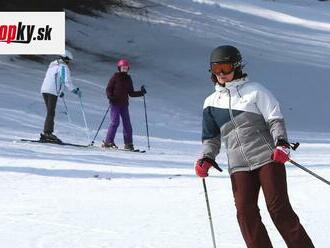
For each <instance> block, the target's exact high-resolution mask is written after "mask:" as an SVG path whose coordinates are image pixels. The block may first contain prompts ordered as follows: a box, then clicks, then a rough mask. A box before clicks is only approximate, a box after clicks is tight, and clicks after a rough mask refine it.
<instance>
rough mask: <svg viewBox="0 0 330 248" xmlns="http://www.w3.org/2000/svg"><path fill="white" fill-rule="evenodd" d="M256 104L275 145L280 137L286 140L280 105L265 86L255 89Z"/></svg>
mask: <svg viewBox="0 0 330 248" xmlns="http://www.w3.org/2000/svg"><path fill="white" fill-rule="evenodd" d="M260 87H261V86H260ZM256 104H257V107H258V109H259V110H260V112H261V113H262V115H263V117H264V119H265V121H266V123H267V124H268V126H269V130H270V133H271V135H272V137H273V139H274V142H275V145H276V143H277V141H278V140H280V139H282V140H285V141H288V137H287V132H286V128H285V122H284V118H283V115H282V113H281V110H280V105H279V103H278V101H277V99H276V98H275V97H274V96H273V94H272V93H271V92H270V91H269V90H267V89H266V88H264V87H261V88H260V90H258V91H257V98H256Z"/></svg>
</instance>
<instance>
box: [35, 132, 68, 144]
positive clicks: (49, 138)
mask: <svg viewBox="0 0 330 248" xmlns="http://www.w3.org/2000/svg"><path fill="white" fill-rule="evenodd" d="M40 141H41V142H45V143H56V144H61V143H63V142H62V140H60V139H59V138H57V137H56V135H54V134H52V133H41V134H40Z"/></svg>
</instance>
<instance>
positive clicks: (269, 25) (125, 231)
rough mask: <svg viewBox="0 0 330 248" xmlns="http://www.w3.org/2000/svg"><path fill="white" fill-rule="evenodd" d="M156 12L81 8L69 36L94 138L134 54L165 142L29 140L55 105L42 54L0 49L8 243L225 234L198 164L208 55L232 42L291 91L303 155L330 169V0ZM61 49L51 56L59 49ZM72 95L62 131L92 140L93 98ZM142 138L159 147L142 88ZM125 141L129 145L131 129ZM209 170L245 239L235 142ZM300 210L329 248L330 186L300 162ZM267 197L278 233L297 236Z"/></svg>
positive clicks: (134, 115) (290, 117)
mask: <svg viewBox="0 0 330 248" xmlns="http://www.w3.org/2000/svg"><path fill="white" fill-rule="evenodd" d="M148 3H150V6H153V7H151V8H150V9H149V11H148V13H147V14H145V15H142V16H141V15H136V14H134V13H132V12H123V11H120V10H116V11H115V13H113V14H112V15H110V14H101V16H100V17H98V18H96V17H88V16H82V15H77V14H75V13H71V12H68V13H67V16H69V18H68V20H67V42H68V44H69V46H70V48H71V50H72V51H73V53H74V56H75V62H74V65H73V69H72V74H73V77H74V83H75V84H76V85H77V86H79V87H80V89H81V90H82V92H83V98H82V99H83V103H84V107H85V110H86V116H87V120H88V126H89V128H90V135H91V137H93V136H94V134H95V132H96V130H97V128H98V125H99V123H100V121H101V119H102V117H103V115H104V113H105V111H106V109H107V104H108V103H107V100H106V97H105V92H104V90H105V86H106V84H107V81H108V80H109V78H110V76H111V75H112V73H113V72H114V71H115V63H116V61H117V59H118V58H120V57H127V58H128V59H129V60H130V61H131V62H132V71H131V73H132V77H133V81H134V85H135V88H139V87H140V86H141V85H142V84H144V85H146V88H147V91H148V94H147V95H146V100H147V110H148V120H149V130H150V134H151V137H150V143H151V150H150V151H148V150H147V152H146V153H145V154H139V153H127V152H120V151H108V150H105V149H102V148H100V144H101V142H102V140H103V139H104V138H105V135H106V132H107V125H108V124H109V118H106V121H105V124H104V125H103V127H102V129H101V131H100V133H99V135H98V136H97V138H96V141H95V143H96V147H93V148H76V147H63V146H58V145H52V144H30V143H22V142H19V139H21V138H37V137H38V136H39V133H40V132H41V130H42V127H43V121H44V113H45V109H44V106H43V100H42V98H41V96H40V93H39V90H40V86H41V82H42V80H43V77H44V73H45V71H46V69H47V67H48V62H49V60H48V58H45V60H44V61H42V62H41V63H39V62H31V61H28V60H25V59H22V58H18V57H10V56H0V99H1V101H0V190H1V192H2V194H1V197H0V219H1V222H0V242H1V247H6V248H46V247H47V248H62V247H72V248H81V247H84V248H100V247H106V248H108V247H110V248H121V247H126V248H177V247H190V248H205V247H212V240H211V234H210V229H209V223H208V216H207V211H206V203H205V198H204V192H203V187H202V182H201V180H200V179H199V178H196V176H195V175H194V170H193V163H194V161H195V159H196V158H198V157H199V153H200V150H201V145H200V132H201V108H202V103H203V99H204V98H205V97H206V96H207V95H208V94H210V93H211V92H212V91H213V87H212V84H211V83H210V80H209V74H208V56H209V52H210V50H211V49H212V48H214V47H215V46H217V45H220V44H233V45H236V46H238V47H239V48H240V49H241V50H242V53H243V55H244V58H245V60H246V62H247V65H246V70H247V71H248V73H249V77H250V79H252V80H256V81H259V82H261V83H263V84H264V85H265V86H266V87H267V88H269V89H271V90H272V91H273V92H274V94H275V95H276V97H277V98H278V99H279V100H280V102H281V103H282V111H283V113H284V115H285V118H286V120H287V124H288V127H289V136H290V138H291V140H292V141H298V142H300V143H301V145H300V148H298V150H297V151H296V152H293V154H292V156H293V159H294V160H295V161H297V162H299V163H301V164H302V165H304V166H306V167H307V168H309V169H310V170H312V171H314V172H316V173H318V174H320V175H321V176H323V177H325V178H326V179H328V180H330V155H329V149H330V129H329V127H330V125H329V121H330V115H328V114H327V113H328V106H329V105H330V102H329V97H328V91H329V88H330V86H329V84H328V81H329V80H328V74H329V67H330V66H329V65H330V64H329V60H328V58H329V55H330V46H329V40H330V27H329V25H330V15H329V9H330V4H329V3H327V2H318V1H312V0H300V1H298V0H292V1H285V0H276V1H261V0H246V1H240V0H232V1H225V0H223V1H213V0H207V1H206V0H205V1H203V0H180V1H179V0H176V1H175V0H164V1H156V0H150V1H148ZM49 59H50V58H49ZM66 102H67V104H68V107H69V114H70V117H71V119H72V123H69V121H68V118H67V117H68V116H67V114H66V112H65V108H64V106H63V103H62V102H61V101H60V100H59V102H58V107H57V113H56V126H55V130H56V132H55V133H56V135H58V136H59V137H60V138H61V139H62V140H63V141H64V142H71V143H78V144H88V143H89V142H90V140H88V138H87V134H86V130H85V128H84V122H83V119H82V114H81V111H80V103H79V100H78V99H77V98H76V97H75V96H74V95H71V94H70V93H67V94H66ZM130 112H131V119H132V124H133V130H134V144H135V146H136V147H138V148H141V149H147V140H146V137H145V132H146V131H145V120H144V109H143V101H142V99H141V98H140V99H131V101H130ZM116 143H117V144H119V145H120V146H123V141H122V133H121V128H119V131H118V133H117V136H116ZM217 162H218V163H219V164H220V165H221V167H222V168H224V172H223V173H221V174H219V173H218V172H217V171H215V170H212V171H211V173H210V174H211V176H210V177H209V178H207V179H206V183H207V186H208V191H209V198H210V204H211V210H212V216H213V223H214V228H215V234H216V242H217V247H226V248H231V247H236V248H241V247H245V245H244V241H243V239H242V237H241V234H240V231H239V227H238V224H237V221H236V213H235V207H234V202H233V197H232V193H231V183H230V178H229V175H228V172H227V171H226V163H227V160H226V156H225V152H224V151H222V152H221V154H220V156H219V157H218V159H217ZM287 175H288V189H289V195H290V199H291V203H292V205H293V208H294V210H295V211H296V213H297V214H298V216H299V218H300V220H301V222H302V224H303V225H304V227H305V229H306V230H307V232H308V233H309V235H310V236H311V238H312V240H313V242H314V244H315V247H317V248H327V247H328V246H329V235H328V234H329V233H330V217H329V215H328V214H327V213H328V206H329V204H330V198H329V193H330V189H329V186H327V185H326V184H324V183H322V182H321V181H319V180H317V179H315V178H313V177H312V176H311V175H309V174H307V173H306V172H304V171H302V170H300V169H298V168H297V167H295V166H293V165H290V164H287ZM259 202H260V209H261V214H262V217H263V221H264V223H265V225H266V228H267V230H268V232H269V234H270V237H271V240H272V242H273V246H274V247H276V248H284V247H286V246H285V244H284V242H283V240H282V239H281V237H280V235H279V233H278V232H277V230H276V228H275V226H274V225H273V224H272V221H271V219H270V217H269V215H268V213H267V209H266V206H265V203H264V199H263V196H262V194H261V195H260V201H259Z"/></svg>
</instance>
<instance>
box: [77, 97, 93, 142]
mask: <svg viewBox="0 0 330 248" xmlns="http://www.w3.org/2000/svg"><path fill="white" fill-rule="evenodd" d="M79 101H80V108H81V112H82V115H83V118H84V122H85V128H86V132H87V138H88V140H91V139H90V136H89V128H88V126H87V120H86V115H85V110H84V106H83V103H82V100H81V96H79Z"/></svg>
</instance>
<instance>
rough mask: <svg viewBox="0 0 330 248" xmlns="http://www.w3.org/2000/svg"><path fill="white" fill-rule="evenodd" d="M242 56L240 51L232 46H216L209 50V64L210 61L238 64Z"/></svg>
mask: <svg viewBox="0 0 330 248" xmlns="http://www.w3.org/2000/svg"><path fill="white" fill-rule="evenodd" d="M241 62H242V56H241V53H240V51H239V50H238V49H237V48H236V47H234V46H229V45H225V46H218V47H217V48H215V49H214V50H213V51H212V52H211V56H210V64H212V63H229V64H234V65H235V66H237V67H238V66H240V65H241Z"/></svg>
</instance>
